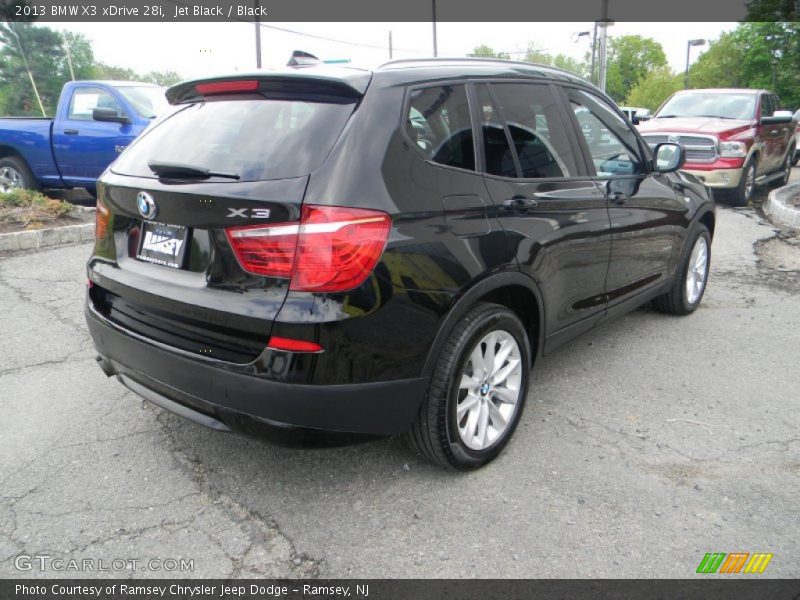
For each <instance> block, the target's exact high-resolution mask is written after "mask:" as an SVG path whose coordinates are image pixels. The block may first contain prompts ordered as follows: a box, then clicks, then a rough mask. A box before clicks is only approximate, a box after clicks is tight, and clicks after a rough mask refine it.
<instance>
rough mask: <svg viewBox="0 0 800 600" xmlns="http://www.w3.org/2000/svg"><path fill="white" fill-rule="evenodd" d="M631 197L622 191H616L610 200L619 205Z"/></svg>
mask: <svg viewBox="0 0 800 600" xmlns="http://www.w3.org/2000/svg"><path fill="white" fill-rule="evenodd" d="M630 199H631V197H630V196H628V194H623V193H622V192H614V193H613V194H611V196H610V197H609V200H611V202H612V203H614V204H616V205H617V206H622V205H623V204H625V203H626V202H627V201H628V200H630Z"/></svg>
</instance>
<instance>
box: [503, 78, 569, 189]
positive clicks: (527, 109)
mask: <svg viewBox="0 0 800 600" xmlns="http://www.w3.org/2000/svg"><path fill="white" fill-rule="evenodd" d="M491 85H492V92H493V93H494V95H495V97H496V98H497V102H498V104H499V109H500V114H501V115H502V117H503V119H505V122H506V124H507V125H508V131H509V133H510V134H511V140H512V142H513V144H514V149H515V150H516V153H517V157H518V159H519V166H520V169H521V171H522V173H521V176H522V177H523V178H526V179H536V178H542V177H572V176H574V175H576V174H577V169H576V166H575V156H574V153H573V151H572V147H571V146H570V143H569V138H568V137H567V130H566V128H565V127H564V123H563V121H562V120H561V116H560V115H559V112H558V105H557V104H556V100H555V98H553V95H552V93H551V92H550V89H549V88H548V87H547V86H545V85H537V84H531V83H493V84H491Z"/></svg>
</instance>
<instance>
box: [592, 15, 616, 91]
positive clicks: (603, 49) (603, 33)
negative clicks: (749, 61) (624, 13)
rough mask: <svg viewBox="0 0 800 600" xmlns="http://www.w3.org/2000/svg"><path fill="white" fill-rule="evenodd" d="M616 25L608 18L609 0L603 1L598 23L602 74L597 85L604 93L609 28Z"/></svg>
mask: <svg viewBox="0 0 800 600" xmlns="http://www.w3.org/2000/svg"><path fill="white" fill-rule="evenodd" d="M613 24H614V21H611V20H610V19H609V18H608V0H603V12H602V18H601V19H600V20H599V21H598V22H597V23H596V25H597V27H598V28H599V29H600V38H599V40H598V45H597V49H598V55H597V59H598V60H599V62H600V72H599V73H598V77H597V79H598V81H597V85H598V86H599V87H600V89H601V90H603V91H604V92H605V91H606V72H607V68H608V28H609V27H611V26H612V25H613Z"/></svg>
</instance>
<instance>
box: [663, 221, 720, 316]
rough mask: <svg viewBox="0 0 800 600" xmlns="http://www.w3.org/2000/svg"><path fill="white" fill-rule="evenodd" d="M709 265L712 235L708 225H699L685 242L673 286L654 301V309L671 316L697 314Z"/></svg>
mask: <svg viewBox="0 0 800 600" xmlns="http://www.w3.org/2000/svg"><path fill="white" fill-rule="evenodd" d="M710 265H711V236H710V235H709V234H708V229H707V228H706V226H705V225H703V224H702V223H698V224H697V225H695V226H694V228H693V229H692V232H691V234H690V235H689V237H688V238H687V239H686V247H685V249H684V252H683V261H682V262H681V266H680V269H678V270H677V271H676V273H675V279H674V280H673V282H672V286H671V287H670V289H669V291H668V292H667V293H665V294H662V295H661V296H658V297H657V298H655V299H654V300H653V305H654V306H655V308H656V309H657V310H660V311H661V312H665V313H669V314H671V315H688V314H689V313H690V312H694V309H696V308H697V307H698V306H699V305H700V301H701V300H702V299H703V294H704V293H705V291H706V283H707V282H708V272H709V270H710Z"/></svg>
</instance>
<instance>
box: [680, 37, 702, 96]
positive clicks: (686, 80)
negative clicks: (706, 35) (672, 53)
mask: <svg viewBox="0 0 800 600" xmlns="http://www.w3.org/2000/svg"><path fill="white" fill-rule="evenodd" d="M705 45H706V41H705V40H704V39H696V40H689V41H688V42H686V72H685V73H684V75H683V89H685V90H686V89H689V53H690V52H691V50H692V46H705Z"/></svg>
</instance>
